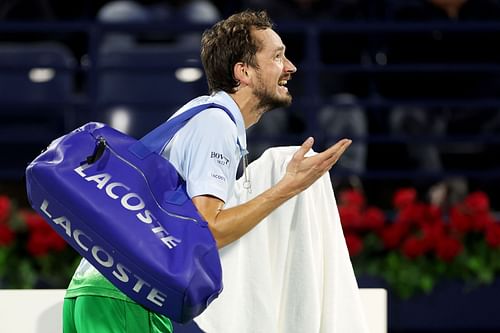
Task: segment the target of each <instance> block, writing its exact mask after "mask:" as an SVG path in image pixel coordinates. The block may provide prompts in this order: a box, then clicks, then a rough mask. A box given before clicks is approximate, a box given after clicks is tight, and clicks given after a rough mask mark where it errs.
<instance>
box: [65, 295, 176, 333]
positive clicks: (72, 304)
mask: <svg viewBox="0 0 500 333" xmlns="http://www.w3.org/2000/svg"><path fill="white" fill-rule="evenodd" d="M63 332H64V333H172V332H173V328H172V322H171V321H170V320H168V318H166V317H164V316H161V315H158V314H156V313H154V312H151V311H148V310H147V309H145V308H144V307H142V306H140V305H138V304H136V303H131V302H127V301H124V300H119V299H115V298H111V297H102V296H78V297H75V298H66V299H64V306H63Z"/></svg>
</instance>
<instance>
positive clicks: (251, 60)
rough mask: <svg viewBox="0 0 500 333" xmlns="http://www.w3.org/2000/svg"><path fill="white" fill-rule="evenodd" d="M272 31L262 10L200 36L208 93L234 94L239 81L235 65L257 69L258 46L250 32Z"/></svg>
mask: <svg viewBox="0 0 500 333" xmlns="http://www.w3.org/2000/svg"><path fill="white" fill-rule="evenodd" d="M268 28H270V29H272V28H273V23H272V21H271V19H270V18H269V16H268V15H267V13H266V12H265V11H259V12H255V11H251V10H246V11H243V12H241V13H238V14H234V15H231V16H230V17H228V18H227V19H225V20H222V21H220V22H218V23H216V24H215V25H214V26H213V27H211V28H210V29H208V30H206V31H205V32H204V33H203V36H202V39H201V61H202V63H203V67H204V69H205V75H206V76H207V83H208V89H209V91H210V93H213V92H217V91H220V90H223V91H225V92H227V93H233V92H235V88H236V87H238V85H239V82H238V81H237V80H236V79H235V78H234V75H233V68H234V65H235V64H236V63H238V62H240V61H241V62H244V63H246V64H248V65H250V66H254V67H257V61H256V59H255V54H256V53H257V52H258V51H259V49H260V47H261V46H260V45H259V43H258V42H257V41H255V40H254V39H253V38H252V35H251V31H252V30H253V29H258V30H264V29H268Z"/></svg>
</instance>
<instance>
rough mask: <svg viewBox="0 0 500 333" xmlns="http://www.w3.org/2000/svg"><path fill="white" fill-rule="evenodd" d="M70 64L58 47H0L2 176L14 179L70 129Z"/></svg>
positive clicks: (72, 62) (67, 53)
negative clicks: (52, 142)
mask: <svg viewBox="0 0 500 333" xmlns="http://www.w3.org/2000/svg"><path fill="white" fill-rule="evenodd" d="M75 65H76V61H75V59H74V57H73V55H72V54H71V52H70V50H69V49H68V48H67V47H66V46H64V45H62V44H59V43H55V42H50V43H1V44H0V91H1V93H0V115H1V118H2V121H1V122H0V142H2V147H4V149H3V154H2V157H0V163H1V164H2V168H1V169H0V170H1V171H0V172H1V175H0V176H1V177H3V178H5V177H11V176H14V177H17V176H19V175H20V171H21V170H23V169H24V168H25V165H26V163H28V162H29V161H30V160H31V159H33V158H34V157H35V156H36V155H37V154H38V153H39V152H40V150H41V149H43V148H44V147H45V146H46V145H47V144H48V143H50V141H51V140H52V139H54V138H56V137H57V136H59V135H61V134H63V133H64V132H65V131H66V130H68V128H70V127H71V126H72V125H73V124H72V119H73V117H74V115H73V114H72V113H71V105H70V103H71V98H72V93H73V82H74V75H75V70H76V67H75ZM4 143H7V144H4Z"/></svg>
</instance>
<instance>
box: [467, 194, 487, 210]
mask: <svg viewBox="0 0 500 333" xmlns="http://www.w3.org/2000/svg"><path fill="white" fill-rule="evenodd" d="M464 203H465V206H466V207H467V208H468V209H469V210H471V211H472V212H473V213H479V212H488V211H489V210H490V199H489V198H488V196H487V195H486V193H484V192H480V191H476V192H473V193H471V194H469V195H468V196H467V197H466V198H465V200H464Z"/></svg>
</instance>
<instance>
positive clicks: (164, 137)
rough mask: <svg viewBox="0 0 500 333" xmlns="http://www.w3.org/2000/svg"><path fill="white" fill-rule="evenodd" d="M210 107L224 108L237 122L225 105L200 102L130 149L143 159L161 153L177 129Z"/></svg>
mask: <svg viewBox="0 0 500 333" xmlns="http://www.w3.org/2000/svg"><path fill="white" fill-rule="evenodd" d="M210 108H217V109H221V110H223V111H224V112H226V114H227V115H228V116H229V118H231V120H232V121H233V122H234V123H235V124H236V120H235V119H234V116H233V115H232V113H231V112H230V111H229V110H228V109H227V108H226V107H225V106H222V105H220V104H217V103H207V104H200V105H197V106H195V107H193V108H191V109H189V110H187V111H184V112H183V113H181V114H179V115H177V116H175V117H174V118H172V119H169V120H168V121H166V122H164V123H163V124H161V125H160V126H158V127H157V128H155V129H154V130H152V131H151V132H149V133H148V134H146V135H145V136H144V137H143V138H142V139H140V140H138V141H137V142H136V143H134V144H133V145H131V146H130V147H129V150H130V151H131V152H132V153H134V154H135V155H136V156H137V157H139V158H141V159H143V158H145V157H146V156H148V155H149V154H152V153H156V154H160V153H161V151H162V150H163V148H164V147H165V146H166V145H167V144H168V143H169V142H170V140H172V138H173V137H174V135H175V133H177V131H179V130H180V129H181V128H182V127H183V126H184V125H185V124H186V123H187V122H188V120H189V119H191V118H193V117H194V116H196V115H197V114H198V113H200V112H201V111H203V110H206V109H210ZM238 146H240V149H241V144H240V141H239V140H238Z"/></svg>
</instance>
